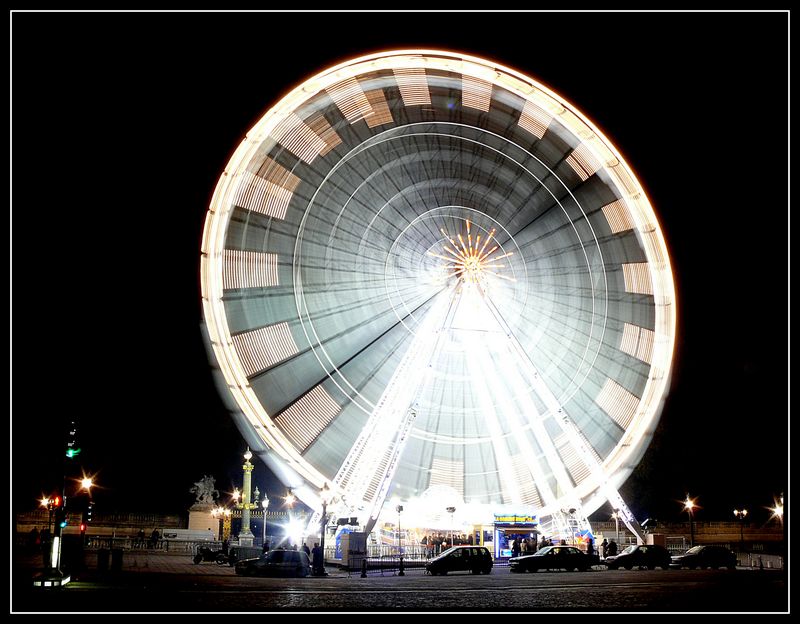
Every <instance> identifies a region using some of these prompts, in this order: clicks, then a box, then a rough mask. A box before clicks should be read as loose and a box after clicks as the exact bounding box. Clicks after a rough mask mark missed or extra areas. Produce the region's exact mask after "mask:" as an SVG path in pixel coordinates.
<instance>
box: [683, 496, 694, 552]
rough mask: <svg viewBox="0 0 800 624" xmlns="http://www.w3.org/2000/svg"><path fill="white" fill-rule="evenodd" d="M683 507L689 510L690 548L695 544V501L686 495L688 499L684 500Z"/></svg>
mask: <svg viewBox="0 0 800 624" xmlns="http://www.w3.org/2000/svg"><path fill="white" fill-rule="evenodd" d="M683 508H684V509H685V510H686V511H688V512H689V548H691V547H692V546H694V508H695V504H694V501H693V500H692V499H691V498H689V495H688V494H687V495H686V500H685V501H683Z"/></svg>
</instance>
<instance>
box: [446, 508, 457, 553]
mask: <svg viewBox="0 0 800 624" xmlns="http://www.w3.org/2000/svg"><path fill="white" fill-rule="evenodd" d="M447 513H449V514H450V548H452V547H453V523H454V521H453V514H455V513H456V508H455V507H448V508H447Z"/></svg>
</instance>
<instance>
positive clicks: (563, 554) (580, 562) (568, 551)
mask: <svg viewBox="0 0 800 624" xmlns="http://www.w3.org/2000/svg"><path fill="white" fill-rule="evenodd" d="M598 563H600V558H599V557H598V556H597V555H587V554H586V553H585V552H583V551H582V550H580V549H579V548H575V547H574V546H545V547H544V548H540V549H539V550H538V551H536V552H535V553H534V554H532V555H525V556H523V557H512V558H511V559H509V560H508V565H509V568H510V569H511V571H512V572H535V571H536V570H559V569H564V570H567V571H569V572H571V571H572V570H580V571H581V572H585V571H586V570H588V569H589V568H591V567H592V566H593V565H597V564H598Z"/></svg>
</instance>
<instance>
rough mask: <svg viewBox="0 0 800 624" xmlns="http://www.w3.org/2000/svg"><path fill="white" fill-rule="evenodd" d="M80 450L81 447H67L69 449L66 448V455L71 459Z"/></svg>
mask: <svg viewBox="0 0 800 624" xmlns="http://www.w3.org/2000/svg"><path fill="white" fill-rule="evenodd" d="M80 452H81V449H79V448H75V449H73V448H69V449H67V457H69V458H70V459H72V458H73V457H75V456H76V455H77V454H78V453H80Z"/></svg>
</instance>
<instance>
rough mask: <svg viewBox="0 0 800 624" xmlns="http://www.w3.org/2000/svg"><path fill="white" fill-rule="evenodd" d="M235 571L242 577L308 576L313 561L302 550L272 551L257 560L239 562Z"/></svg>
mask: <svg viewBox="0 0 800 624" xmlns="http://www.w3.org/2000/svg"><path fill="white" fill-rule="evenodd" d="M235 570H236V574H239V575H241V576H308V575H309V574H311V561H309V559H308V555H307V554H306V553H304V552H303V551H302V550H271V551H269V552H268V553H264V554H263V555H261V556H260V557H256V558H255V559H242V560H241V561H237V562H236V566H235Z"/></svg>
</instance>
